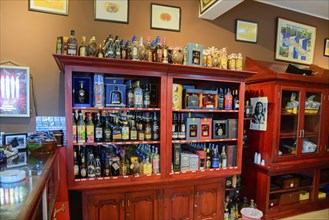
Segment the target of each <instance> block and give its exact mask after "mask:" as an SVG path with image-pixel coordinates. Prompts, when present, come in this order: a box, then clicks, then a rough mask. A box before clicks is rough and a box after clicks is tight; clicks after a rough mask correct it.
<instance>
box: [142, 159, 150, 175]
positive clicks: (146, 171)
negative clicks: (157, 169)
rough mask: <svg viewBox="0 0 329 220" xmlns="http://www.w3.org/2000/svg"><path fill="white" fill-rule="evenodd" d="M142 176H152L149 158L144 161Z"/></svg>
mask: <svg viewBox="0 0 329 220" xmlns="http://www.w3.org/2000/svg"><path fill="white" fill-rule="evenodd" d="M143 174H146V175H149V174H152V164H151V163H150V160H149V157H146V159H145V163H144V169H143Z"/></svg>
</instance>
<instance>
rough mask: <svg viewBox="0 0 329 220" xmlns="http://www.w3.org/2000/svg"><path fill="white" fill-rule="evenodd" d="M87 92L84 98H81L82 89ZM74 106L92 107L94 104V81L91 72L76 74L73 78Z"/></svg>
mask: <svg viewBox="0 0 329 220" xmlns="http://www.w3.org/2000/svg"><path fill="white" fill-rule="evenodd" d="M81 87H82V90H83V91H84V92H83V93H85V95H84V98H83V99H82V98H81V94H80V92H79V91H80V90H81ZM72 92H73V98H72V102H73V106H74V107H91V104H92V94H93V90H92V83H91V77H90V75H89V74H87V73H86V74H76V75H73V79H72Z"/></svg>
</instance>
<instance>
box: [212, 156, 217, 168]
mask: <svg viewBox="0 0 329 220" xmlns="http://www.w3.org/2000/svg"><path fill="white" fill-rule="evenodd" d="M211 167H212V168H219V158H218V157H214V158H212V160H211Z"/></svg>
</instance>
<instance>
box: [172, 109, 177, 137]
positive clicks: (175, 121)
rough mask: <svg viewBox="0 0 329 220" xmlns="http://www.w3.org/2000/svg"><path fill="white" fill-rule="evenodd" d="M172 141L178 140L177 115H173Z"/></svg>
mask: <svg viewBox="0 0 329 220" xmlns="http://www.w3.org/2000/svg"><path fill="white" fill-rule="evenodd" d="M171 132H172V139H173V140H177V139H178V123H177V113H173V122H172V126H171Z"/></svg>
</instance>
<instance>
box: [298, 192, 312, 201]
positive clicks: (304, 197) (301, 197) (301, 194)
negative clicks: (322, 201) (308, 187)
mask: <svg viewBox="0 0 329 220" xmlns="http://www.w3.org/2000/svg"><path fill="white" fill-rule="evenodd" d="M308 199H310V193H309V192H308V191H305V190H300V191H299V201H302V200H308Z"/></svg>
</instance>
